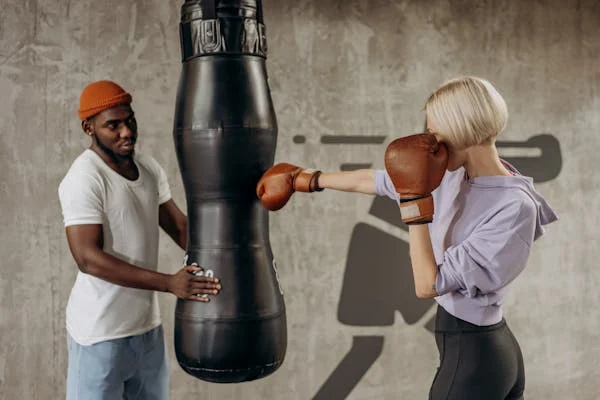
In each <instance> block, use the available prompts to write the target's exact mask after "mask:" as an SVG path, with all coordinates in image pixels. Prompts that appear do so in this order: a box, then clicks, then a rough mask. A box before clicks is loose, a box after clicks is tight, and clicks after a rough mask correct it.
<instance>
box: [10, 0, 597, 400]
mask: <svg viewBox="0 0 600 400" xmlns="http://www.w3.org/2000/svg"><path fill="white" fill-rule="evenodd" d="M181 4H182V1H174V0H170V1H165V0H145V1H142V0H137V1H119V0H105V1H91V0H82V1H69V0H39V1H36V0H1V7H0V98H1V99H2V100H1V101H0V200H1V202H2V203H1V204H2V212H1V213H0V226H1V230H0V259H1V260H2V262H1V265H2V267H1V268H0V398H1V399H3V400H4V399H7V400H13V399H14V400H21V399H27V400H34V399H60V398H62V397H63V395H64V385H65V372H66V344H65V327H64V326H65V321H64V310H65V305H66V302H67V298H68V295H69V291H70V288H71V285H72V283H73V279H74V276H75V271H76V267H75V265H74V263H73V261H72V258H71V255H70V253H69V250H68V247H67V244H66V240H65V237H64V230H63V226H62V219H61V218H62V217H61V212H60V207H59V203H58V199H57V186H58V183H59V181H60V179H61V178H62V176H63V175H64V173H65V172H66V170H67V168H68V166H69V165H70V163H71V162H72V160H73V159H74V158H75V157H76V156H77V155H78V154H79V153H80V152H81V151H82V150H83V149H84V148H85V147H86V146H87V145H88V140H87V138H86V137H85V136H84V135H83V134H82V132H81V130H80V126H79V122H78V120H77V115H76V113H75V111H76V109H77V103H78V96H79V93H80V91H81V89H82V88H83V87H84V86H85V84H87V83H89V82H90V81H92V80H97V79H113V80H115V81H117V82H120V83H121V84H122V85H123V86H124V87H126V88H127V89H128V90H130V91H131V92H132V94H133V96H134V103H133V106H134V108H135V110H136V113H137V116H138V121H139V126H140V136H139V149H140V151H145V152H149V153H151V154H152V155H153V156H155V157H156V158H157V159H158V160H159V161H160V162H161V163H162V165H163V166H164V168H165V169H166V171H167V173H168V176H169V179H170V182H171V185H172V190H173V193H174V198H175V200H176V201H177V202H178V203H179V204H180V205H181V206H182V207H184V206H185V202H184V196H183V188H182V184H181V180H180V177H179V171H178V168H177V161H176V157H175V154H174V150H173V144H172V133H171V132H172V131H171V129H172V115H173V111H174V100H175V93H176V85H177V81H178V77H179V71H180V58H179V56H180V54H179V37H178V21H179V7H180V5H181ZM264 9H265V20H266V24H267V29H268V30H267V34H268V40H269V48H270V53H269V58H268V64H267V66H268V71H269V77H270V84H271V89H272V95H273V100H274V104H275V109H276V111H277V116H278V121H279V142H278V147H277V155H276V160H277V161H288V162H292V163H296V164H300V165H304V166H310V167H318V168H321V169H324V170H337V169H339V167H340V165H341V164H342V163H348V162H364V163H373V166H374V167H379V168H381V167H382V166H383V159H382V155H383V151H384V150H385V146H386V145H387V143H388V142H389V141H390V140H391V139H392V138H393V137H395V136H403V135H406V134H408V133H411V132H414V131H417V130H419V129H420V128H421V127H422V121H423V113H422V111H421V107H422V105H423V101H424V100H425V98H426V97H427V95H428V93H429V92H430V91H431V90H433V89H434V88H435V87H436V86H438V85H439V84H440V83H441V82H442V81H444V80H445V79H447V78H451V77H454V76H456V75H464V74H474V75H479V76H482V77H485V78H487V79H489V80H490V81H492V82H493V83H494V84H495V85H496V86H497V87H498V89H499V90H500V92H501V93H502V94H503V95H504V96H505V98H506V100H507V103H508V107H509V111H510V113H511V117H510V122H509V125H508V128H507V130H506V133H505V135H504V136H503V138H502V139H503V140H517V141H518V140H525V139H527V138H528V137H530V136H532V135H534V134H538V133H542V132H547V133H551V134H552V135H554V136H555V137H556V138H557V139H558V140H559V141H560V145H561V152H562V156H563V168H562V171H561V173H560V175H559V176H558V178H557V179H554V180H552V181H549V182H545V183H542V184H539V185H538V186H537V187H538V189H539V190H540V191H541V192H542V193H543V194H544V195H545V196H546V197H547V199H548V200H549V202H550V203H551V204H552V206H553V207H554V208H555V209H556V211H557V212H558V213H559V215H560V218H561V220H560V221H559V222H558V223H556V224H554V225H552V226H550V228H549V230H548V233H547V235H546V236H545V237H543V238H542V239H541V240H540V241H539V242H538V243H536V245H535V247H534V249H533V252H532V256H531V261H530V263H529V266H528V268H527V269H526V271H525V272H524V273H523V275H522V276H521V277H520V279H518V280H517V281H516V282H515V284H514V285H513V290H512V292H511V295H510V296H509V298H508V301H507V303H506V305H505V307H504V309H505V314H506V317H507V319H508V321H509V323H510V325H511V327H512V329H513V331H514V333H515V335H516V336H517V337H518V338H519V340H520V343H521V347H522V349H523V353H524V357H525V362H526V368H527V392H526V394H527V398H528V399H589V400H593V399H598V398H600V368H598V360H600V342H599V339H600V318H599V317H598V304H600V292H599V291H598V290H597V287H598V279H599V278H600V270H599V268H598V262H597V260H598V252H599V250H600V244H599V241H598V237H599V234H600V228H599V226H600V214H599V213H598V204H599V203H600V201H599V200H598V190H599V188H600V174H598V173H596V170H597V165H598V162H599V161H600V157H599V156H598V149H597V147H598V146H597V145H598V142H599V140H598V134H599V133H600V132H599V125H600V124H599V122H600V97H599V96H600V87H599V85H600V83H599V78H600V70H599V67H598V66H599V63H600V37H599V35H598V27H599V26H600V2H598V1H592V0H580V1H575V0H557V1H549V0H548V1H538V0H531V1H520V0H514V1H510V0H496V1H491V0H490V1H466V0H462V1H448V0H412V1H410V0H405V1H402V0H395V1H383V0H368V1H356V0H345V1H329V0H295V1H288V0H285V1H284V0H280V1H276V0H265V1H264ZM325 134H327V135H343V134H354V135H383V136H386V140H385V143H383V144H381V145H325V144H321V143H320V142H319V140H320V137H321V136H322V135H325ZM294 135H305V136H306V139H307V140H306V143H304V144H295V143H294V142H293V141H292V138H293V136H294ZM317 196H318V198H317ZM371 201H372V199H371V198H369V197H368V196H357V195H352V194H347V193H334V192H331V191H326V192H323V193H320V194H318V195H306V194H300V195H296V196H295V197H294V198H293V199H292V201H291V202H290V203H289V204H288V206H287V207H286V208H285V209H284V210H282V211H280V212H278V213H275V214H271V243H272V246H273V249H274V252H275V255H276V257H277V260H278V267H279V273H280V277H281V281H282V286H283V289H284V292H285V295H286V304H287V310H288V330H289V344H288V351H287V358H286V361H285V364H284V365H283V366H282V367H281V368H280V369H279V370H278V371H277V372H276V373H275V374H273V375H271V376H269V377H267V378H265V379H262V380H259V381H255V382H251V383H245V384H238V385H216V384H208V383H204V382H200V381H198V380H195V379H194V378H192V377H189V376H188V375H186V374H185V373H184V372H183V371H182V370H181V369H180V368H179V366H178V365H177V362H176V361H175V358H174V356H173V349H172V343H171V341H172V327H173V307H174V304H175V299H174V297H173V296H171V295H169V294H160V295H159V296H160V301H161V303H160V304H161V310H162V314H163V319H164V323H165V327H166V333H167V340H168V342H167V343H168V349H169V356H170V372H171V394H172V396H171V398H172V399H184V398H202V399H309V398H312V396H313V395H314V394H315V393H316V392H317V391H318V389H319V387H321V385H322V384H323V383H324V382H325V381H326V379H327V377H328V376H329V375H330V374H331V372H332V371H333V370H334V369H335V367H336V366H337V365H338V363H339V362H340V361H341V359H342V358H343V357H344V355H345V354H346V352H347V351H348V350H349V349H350V346H351V343H352V337H353V336H358V335H383V336H384V337H385V343H384V348H383V351H382V354H381V356H380V357H379V358H378V360H377V361H376V362H375V363H374V365H373V366H372V367H371V368H370V369H369V370H368V371H367V373H366V375H365V376H364V377H363V378H362V379H361V381H360V382H359V383H358V385H357V386H356V387H355V389H354V390H353V391H352V393H351V394H350V396H349V397H348V398H351V399H424V398H426V394H427V391H428V388H429V385H430V382H431V380H432V378H433V375H434V373H435V368H436V366H437V350H436V349H435V345H434V341H433V337H432V335H431V334H429V333H428V332H427V331H426V330H425V328H424V324H425V323H426V322H427V320H428V319H429V317H431V315H432V312H433V310H431V312H429V313H428V314H427V315H426V316H425V317H424V318H423V319H422V320H421V321H420V322H419V323H415V324H413V325H407V324H406V323H404V322H403V320H402V318H399V317H397V318H396V321H395V324H394V325H393V326H386V327H355V326H348V325H343V324H342V323H340V322H339V321H338V319H337V315H336V313H337V307H338V301H339V297H340V291H341V283H342V277H343V274H344V268H345V265H346V254H347V251H348V243H349V240H350V236H351V232H352V229H353V226H354V225H355V224H356V223H357V222H366V223H370V224H378V225H377V226H379V227H380V228H381V229H385V230H387V231H388V232H390V233H393V234H396V233H397V232H396V231H395V230H394V229H393V228H392V227H391V226H388V225H387V224H386V223H385V222H381V221H374V220H373V218H372V216H369V215H368V209H369V206H370V204H371ZM182 256H183V254H182V251H180V250H179V249H178V248H176V246H175V245H174V244H172V243H171V242H170V241H169V240H167V237H166V236H165V235H163V236H162V242H161V255H160V263H161V269H162V270H163V271H175V270H176V269H177V268H178V266H179V264H180V263H181V259H182ZM373 260H374V261H373V262H377V254H376V252H374V254H373ZM368 277H369V271H368V268H365V271H364V278H365V285H366V286H368V285H369V279H368Z"/></svg>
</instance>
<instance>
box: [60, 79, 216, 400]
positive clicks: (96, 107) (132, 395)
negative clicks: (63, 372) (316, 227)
mask: <svg viewBox="0 0 600 400" xmlns="http://www.w3.org/2000/svg"><path fill="white" fill-rule="evenodd" d="M131 101H132V97H131V95H130V94H129V93H127V92H126V91H125V90H124V89H123V88H122V87H120V86H119V85H117V84H116V83H114V82H110V81H98V82H94V83H92V84H90V85H88V86H87V87H86V88H85V89H84V90H83V92H82V93H81V97H80V107H79V111H78V113H79V117H80V119H81V121H82V122H81V126H82V128H83V131H84V132H85V133H86V134H87V135H89V136H90V138H91V146H90V147H89V149H86V150H85V151H84V152H83V153H82V154H81V155H80V156H79V157H78V158H77V159H76V160H75V161H74V162H73V164H72V165H71V167H70V169H69V171H68V172H67V174H66V176H65V177H64V179H63V181H62V182H61V184H60V186H59V190H58V192H59V197H60V203H61V207H62V212H63V216H64V223H65V226H66V235H67V241H68V243H69V248H70V249H71V253H72V255H73V258H74V259H75V262H76V263H77V266H78V267H79V271H78V273H77V278H76V280H75V284H74V285H73V288H72V291H71V295H70V297H69V301H68V304H67V311H66V322H67V341H68V343H67V344H68V352H69V359H68V363H69V365H68V373H67V396H66V397H67V400H75V399H78V400H95V399H98V400H100V399H102V400H104V399H110V400H114V399H166V398H168V370H167V363H166V358H165V351H164V338H163V330H162V326H161V321H160V315H159V308H158V301H157V296H156V291H161V292H171V293H173V294H174V295H176V296H177V297H179V298H183V299H188V300H196V301H209V299H208V297H207V296H206V295H216V294H218V292H219V290H220V288H221V286H220V283H219V280H218V279H216V278H210V277H205V276H197V275H196V274H195V273H197V272H198V271H201V270H202V268H201V267H198V266H184V267H183V268H182V269H180V270H179V271H178V272H177V273H175V274H172V275H170V274H165V273H160V272H157V267H158V265H157V264H158V241H159V239H158V238H159V230H158V227H159V226H160V227H161V228H162V229H163V230H164V231H165V232H166V233H167V234H168V235H169V236H170V237H171V238H172V239H173V240H174V241H175V242H176V243H177V244H178V245H179V246H180V247H181V248H182V249H184V250H185V249H186V244H187V217H186V216H185V215H184V214H183V213H182V212H181V211H180V209H179V208H178V207H177V205H176V204H175V202H174V201H173V199H172V198H171V193H170V189H169V184H168V182H167V177H166V174H165V172H164V171H163V169H162V168H161V166H160V165H159V164H158V163H157V162H156V161H155V160H154V159H153V158H151V157H149V156H147V155H143V154H137V153H135V151H134V149H135V143H136V139H137V124H136V120H135V116H134V112H133V109H132V108H131Z"/></svg>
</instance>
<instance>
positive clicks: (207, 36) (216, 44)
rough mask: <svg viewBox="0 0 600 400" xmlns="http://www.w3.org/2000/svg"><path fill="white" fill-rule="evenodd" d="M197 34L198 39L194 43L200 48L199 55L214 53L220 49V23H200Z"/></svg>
mask: <svg viewBox="0 0 600 400" xmlns="http://www.w3.org/2000/svg"><path fill="white" fill-rule="evenodd" d="M198 34H199V36H200V37H199V38H198V39H199V40H198V41H197V42H196V43H198V44H199V45H200V47H201V48H200V49H198V50H199V51H198V53H199V54H205V53H214V52H217V51H218V50H220V49H221V45H222V37H221V23H220V21H219V20H218V19H209V20H203V21H200V29H199V31H198Z"/></svg>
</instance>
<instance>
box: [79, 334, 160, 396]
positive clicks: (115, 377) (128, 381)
mask: <svg viewBox="0 0 600 400" xmlns="http://www.w3.org/2000/svg"><path fill="white" fill-rule="evenodd" d="M67 348H68V351H69V367H68V370H67V400H121V399H123V400H133V399H137V400H166V399H168V398H169V371H168V368H167V359H166V357H165V343H164V336H163V328H162V326H159V327H157V328H154V329H152V330H150V331H148V332H146V333H143V334H141V335H136V336H128V337H124V338H121V339H114V340H107V341H104V342H100V343H96V344H93V345H90V346H82V345H80V344H79V343H77V342H76V341H75V340H73V338H72V337H71V335H69V334H68V333H67Z"/></svg>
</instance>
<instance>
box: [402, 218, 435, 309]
mask: <svg viewBox="0 0 600 400" xmlns="http://www.w3.org/2000/svg"><path fill="white" fill-rule="evenodd" d="M408 232H409V245H410V261H411V264H412V269H413V277H414V280H415V292H416V294H417V297H420V298H430V297H436V296H437V295H438V293H437V290H436V288H435V282H436V278H437V274H438V267H437V264H436V262H435V256H434V254H433V246H432V245H431V238H430V236H429V227H428V225H427V224H422V225H409V228H408Z"/></svg>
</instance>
